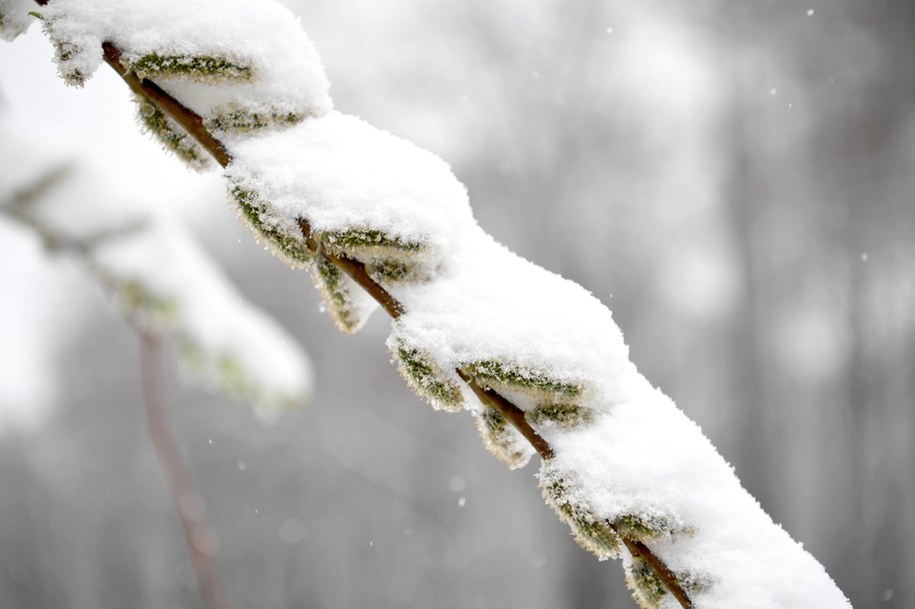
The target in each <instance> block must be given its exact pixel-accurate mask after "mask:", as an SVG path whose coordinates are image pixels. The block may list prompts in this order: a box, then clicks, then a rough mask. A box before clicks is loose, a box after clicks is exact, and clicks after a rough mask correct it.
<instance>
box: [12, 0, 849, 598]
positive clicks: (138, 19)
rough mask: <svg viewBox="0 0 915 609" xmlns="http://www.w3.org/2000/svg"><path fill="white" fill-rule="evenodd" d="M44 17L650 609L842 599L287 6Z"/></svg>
mask: <svg viewBox="0 0 915 609" xmlns="http://www.w3.org/2000/svg"><path fill="white" fill-rule="evenodd" d="M0 6H3V7H7V6H15V4H10V2H9V1H8V0H6V1H5V2H4V4H2V5H0ZM41 16H42V19H43V20H44V26H45V29H46V31H47V32H48V34H49V36H50V37H51V40H52V41H53V42H54V44H55V46H56V48H57V50H58V54H57V60H58V64H59V67H60V72H61V74H62V76H63V77H64V78H65V79H66V80H67V81H68V82H71V83H73V84H81V83H82V82H84V81H85V79H86V78H88V77H90V76H91V74H92V72H93V71H94V70H95V69H96V68H97V66H98V64H99V63H101V61H102V60H103V59H105V60H107V61H108V63H110V64H112V65H113V66H114V67H115V68H116V69H117V70H118V71H119V73H121V75H122V76H123V77H124V78H125V80H126V81H127V82H128V84H129V85H130V86H131V87H132V88H133V89H134V91H135V92H136V93H137V94H138V95H139V96H140V102H141V107H142V108H146V109H145V110H144V113H147V114H149V115H150V117H151V119H152V120H150V121H149V122H147V125H148V126H149V128H150V129H152V130H153V131H154V132H155V133H157V134H158V135H159V136H160V138H161V139H162V141H163V142H164V143H165V144H166V146H167V147H168V148H169V149H171V150H173V151H174V152H175V153H176V154H179V155H180V156H181V157H182V158H185V159H186V160H188V161H189V162H190V163H191V164H193V165H197V164H199V163H200V159H201V158H202V157H203V156H204V152H208V153H210V154H212V155H213V156H214V158H215V159H216V160H217V162H218V163H219V164H220V165H223V166H224V167H225V175H226V178H227V180H228V184H229V192H230V194H231V196H232V198H233V200H234V201H235V202H236V203H237V205H238V208H239V211H240V215H241V216H242V217H243V219H244V220H245V221H246V222H247V223H248V224H249V225H250V226H251V227H252V228H253V229H254V230H255V231H256V233H257V234H258V235H259V236H260V237H261V238H262V239H264V240H265V241H266V242H267V244H268V245H269V246H270V247H271V248H272V249H273V250H274V251H275V252H276V253H277V255H278V256H280V257H281V258H282V259H284V260H285V261H287V262H288V263H290V264H291V265H293V266H297V267H310V268H311V269H312V272H313V277H314V281H315V283H316V284H317V286H318V287H319V289H320V290H321V292H322V294H323V295H324V298H325V301H326V303H327V305H328V308H329V309H330V310H331V312H332V313H333V316H334V319H335V321H336V322H337V324H338V326H340V328H341V329H343V330H345V331H348V332H351V331H355V330H357V329H359V328H360V327H361V326H362V325H363V324H364V322H365V320H366V319H367V317H368V315H370V314H371V312H372V310H373V309H374V308H376V307H377V303H380V304H381V305H382V307H383V308H385V309H386V310H387V312H388V313H390V314H391V316H392V317H393V318H394V321H393V328H392V332H391V335H390V337H389V339H388V346H389V348H390V351H391V354H392V358H393V359H394V360H395V361H396V362H397V364H398V367H399V369H400V371H401V373H402V374H403V376H404V377H405V378H406V380H407V382H408V383H409V384H410V386H411V387H412V388H413V389H414V390H415V391H416V393H417V394H419V395H420V396H422V397H423V398H424V399H426V400H427V401H428V402H429V403H430V404H432V406H434V407H435V408H437V409H442V410H448V411H454V410H460V409H465V410H468V411H470V412H471V413H472V414H473V416H474V417H475V419H476V421H477V424H478V427H479V428H480V431H481V434H482V435H483V438H484V442H485V444H486V446H487V447H488V448H489V449H490V450H491V451H492V452H493V453H494V454H495V455H496V456H497V457H499V458H500V459H502V460H503V461H504V462H506V463H507V464H508V465H509V466H510V467H520V466H523V465H524V464H525V463H527V462H528V460H529V459H530V458H531V456H532V455H533V454H534V453H539V454H540V456H541V457H542V465H541V470H540V474H539V478H540V485H541V487H542V489H543V492H544V496H545V498H546V500H547V502H548V503H549V504H550V505H551V506H552V507H553V508H554V509H555V510H556V512H557V513H558V514H559V516H560V518H562V519H563V520H564V521H565V522H566V523H568V524H569V525H570V527H571V528H572V531H573V534H574V536H575V538H576V540H577V541H578V542H579V543H580V544H581V545H582V546H583V547H585V548H586V549H588V550H590V551H592V552H593V553H595V554H596V555H597V556H598V557H600V558H602V559H603V558H607V557H616V556H619V557H621V558H622V560H623V565H624V568H625V570H626V573H627V578H628V581H629V583H630V586H631V588H632V592H633V596H634V598H635V599H636V601H638V602H639V604H641V605H642V606H643V607H673V606H677V605H679V606H682V607H696V608H702V609H712V608H719V607H751V608H759V609H776V608H784V607H792V608H811V609H812V608H817V609H823V608H826V609H833V608H835V609H838V608H842V607H848V606H849V603H848V601H847V600H846V599H845V597H844V595H843V594H842V593H841V592H840V591H839V590H838V588H837V587H836V586H835V584H834V583H833V582H832V580H831V579H830V578H829V576H828V575H827V574H826V573H825V571H824V570H823V568H822V567H821V566H820V565H819V564H818V563H817V562H816V560H815V559H813V557H811V556H810V555H809V554H808V553H807V552H805V551H804V550H803V548H801V546H800V545H799V544H797V543H796V542H795V541H793V540H792V539H791V538H790V537H789V536H788V534H787V533H785V532H784V531H783V530H782V529H781V528H780V527H779V526H777V525H776V524H774V523H773V522H772V520H771V519H770V518H769V516H768V515H767V514H766V513H765V512H764V511H763V510H762V508H761V507H760V506H759V505H758V503H757V502H756V501H755V500H754V499H753V498H752V497H751V496H750V495H749V494H748V493H747V492H746V491H745V490H744V489H743V488H742V487H741V485H740V483H739V481H738V480H737V478H736V477H735V475H734V473H733V472H732V470H731V468H730V467H729V466H728V464H727V463H726V462H725V461H724V460H723V459H722V458H721V456H720V455H719V454H718V453H717V452H716V450H715V449H714V447H713V446H712V445H711V444H710V443H709V441H708V440H707V439H706V438H705V437H704V436H703V435H702V433H701V431H700V430H699V428H698V427H697V426H696V425H695V424H694V423H693V422H691V421H690V420H689V419H687V418H686V416H685V415H683V413H682V412H681V411H679V410H678V409H677V408H676V406H675V405H674V404H673V402H672V401H671V400H670V399H669V398H668V397H667V396H666V395H664V394H663V393H662V392H661V391H660V390H658V389H656V388H654V387H652V386H651V384H650V383H649V382H648V381H647V380H646V379H645V378H644V377H643V376H642V375H641V374H640V373H639V372H638V370H637V369H636V368H635V366H634V365H633V364H632V363H631V362H630V360H629V355H628V348H627V347H626V344H625V343H624V341H623V337H622V333H621V332H620V330H619V328H618V327H617V326H616V324H615V323H614V321H613V318H612V315H611V313H610V311H609V310H608V309H607V308H606V307H605V306H604V305H603V304H601V303H600V302H598V301H597V300H596V299H595V298H594V297H593V296H592V295H591V294H589V293H588V292H587V291H586V290H585V289H583V288H582V287H580V286H578V285H577V284H574V283H572V282H570V281H567V280H565V279H563V278H561V277H559V276H558V275H555V274H552V273H550V272H548V271H545V270H543V269H541V268H539V267H537V266H535V265H534V264H532V263H530V262H528V261H526V260H524V259H521V258H519V257H518V256H516V255H515V254H513V253H511V252H510V251H508V250H507V249H506V248H504V247H503V246H502V245H500V244H498V243H496V242H495V241H494V240H493V239H492V238H491V237H490V236H489V235H488V234H486V233H485V232H484V231H483V230H482V229H481V228H480V227H479V226H478V225H477V223H476V221H475V219H474V218H473V215H472V213H471V210H470V205H469V201H468V198H467V193H466V190H465V189H464V187H463V185H462V184H461V183H460V182H459V181H458V180H457V179H456V178H455V177H454V175H453V174H452V173H451V171H450V169H449V168H448V166H447V165H446V164H445V163H444V162H442V161H441V160H440V159H438V158H437V157H435V156H434V155H432V154H430V153H428V152H426V151H423V150H421V149H419V148H417V147H415V146H413V145H412V144H410V143H408V142H406V141H404V140H402V139H399V138H397V137H395V136H393V135H391V134H389V133H387V132H384V131H381V130H378V129H376V128H374V127H372V126H371V125H368V124H367V123H365V122H363V121H361V120H359V119H357V118H355V117H352V116H347V115H344V114H341V113H339V112H335V111H334V110H333V109H332V103H331V101H330V97H329V95H328V92H327V91H328V85H327V81H326V78H325V76H324V71H323V68H322V66H321V63H320V61H319V60H318V58H317V54H316V53H315V52H314V49H313V47H312V45H311V43H310V41H309V40H308V39H307V37H306V36H305V34H304V33H303V32H302V31H301V29H300V28H299V26H298V23H297V20H296V19H295V18H294V17H293V16H292V15H291V14H289V13H288V12H287V11H286V10H285V9H283V8H281V7H279V6H278V5H275V4H273V3H268V2H261V3H251V2H248V1H245V0H227V1H226V0H224V1H220V2H216V1H215V0H195V1H193V2H190V1H184V2H179V1H177V0H169V1H167V2H159V3H155V5H154V6H152V5H149V4H148V3H144V2H140V1H139V0H129V1H126V0H125V1H121V2H114V1H113V0H54V1H53V2H51V3H50V4H49V5H48V6H47V7H45V8H44V9H42V11H41ZM18 18H19V17H15V18H14V19H13V21H12V22H17V21H15V19H18ZM17 23H18V22H17ZM148 104H152V106H153V107H152V108H149V107H148ZM157 113H161V114H157ZM188 135H190V136H191V137H193V139H194V140H195V141H190V140H189V139H188V137H187V136H188ZM198 146H199V147H201V149H198ZM223 154H224V156H220V155H223Z"/></svg>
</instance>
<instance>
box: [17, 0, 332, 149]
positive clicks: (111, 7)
mask: <svg viewBox="0 0 915 609" xmlns="http://www.w3.org/2000/svg"><path fill="white" fill-rule="evenodd" d="M7 1H8V0H7ZM42 14H43V15H44V17H45V21H44V27H45V30H46V31H47V32H48V35H49V36H50V38H51V40H52V42H53V43H54V45H55V48H56V49H57V63H58V66H59V69H60V73H61V75H62V76H63V77H64V79H65V80H67V82H70V83H72V84H76V85H79V84H82V83H83V82H85V80H86V79H88V78H89V77H90V76H91V75H92V74H93V73H94V72H95V70H96V69H97V68H98V65H99V64H100V63H101V61H102V50H101V45H102V42H105V41H108V42H111V43H113V44H115V45H116V46H117V47H118V49H119V50H120V51H121V57H122V60H123V61H124V62H125V64H126V65H127V67H129V68H132V69H133V70H135V71H136V72H137V74H138V75H139V76H140V77H141V78H148V79H151V80H154V81H156V83H157V84H159V85H160V86H161V87H163V88H164V89H166V90H167V91H168V92H169V93H171V94H173V95H176V96H177V97H179V98H180V99H181V100H182V102H183V103H184V104H185V105H186V106H187V107H189V108H191V109H192V110H194V111H195V112H196V113H197V114H199V115H200V116H201V117H203V118H204V120H206V121H211V122H210V123H209V124H210V126H211V127H216V126H218V127H219V128H220V130H235V129H240V130H243V131H249V130H252V129H256V128H259V127H262V126H264V127H267V126H277V125H287V124H289V123H290V117H296V121H297V120H300V118H303V117H306V116H321V115H323V114H325V113H327V112H328V111H330V109H331V108H332V103H331V100H330V95H329V94H328V87H329V85H328V83H327V78H326V77H325V75H324V68H323V66H322V65H321V62H320V61H319V60H318V56H317V53H316V52H315V50H314V47H313V46H312V44H311V41H310V40H308V38H307V36H305V33H304V32H303V31H302V30H301V28H300V27H299V24H298V21H297V20H296V18H295V17H294V16H293V15H292V14H291V13H290V12H289V11H288V9H286V8H284V7H282V6H280V5H279V4H277V3H274V2H253V3H252V2H247V1H245V0H195V1H193V2H186V1H182V0H160V1H157V2H145V1H143V0H93V1H91V2H90V1H87V0H55V1H54V2H51V3H49V4H48V5H47V6H45V7H42ZM265 32H269V35H267V36H265V35H264V33H265ZM217 83H218V84H219V86H218V87H214V86H212V85H214V84H217Z"/></svg>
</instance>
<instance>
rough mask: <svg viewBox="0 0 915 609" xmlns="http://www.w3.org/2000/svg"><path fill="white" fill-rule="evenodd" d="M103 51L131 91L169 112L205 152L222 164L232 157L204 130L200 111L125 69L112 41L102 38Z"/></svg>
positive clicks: (224, 164)
mask: <svg viewBox="0 0 915 609" xmlns="http://www.w3.org/2000/svg"><path fill="white" fill-rule="evenodd" d="M102 52H103V54H104V57H105V62H106V63H107V64H108V65H109V66H111V67H112V68H114V71H115V72H117V73H118V74H119V75H120V76H121V78H123V79H124V82H126V83H127V86H129V87H130V89H131V90H132V91H133V92H134V93H136V94H138V95H143V96H145V97H146V98H147V99H149V101H151V102H152V103H154V104H155V105H156V106H158V107H159V109H160V110H162V111H163V112H165V113H166V114H167V115H169V116H170V117H171V118H172V119H173V120H174V121H175V122H176V123H178V124H179V125H181V127H182V128H183V129H184V130H185V131H187V132H188V133H189V134H191V135H192V136H193V137H194V139H195V140H197V141H198V142H200V145H201V146H203V147H204V148H205V149H206V150H207V152H209V153H210V154H211V155H213V158H214V159H216V162H217V163H219V164H220V165H222V166H223V167H225V166H226V165H228V164H229V161H231V160H232V157H230V156H229V152H228V151H227V150H226V147H225V146H224V145H223V144H222V142H220V141H219V140H217V139H216V138H215V137H213V134H211V133H210V132H209V131H208V130H207V128H206V126H204V124H203V119H202V118H201V117H200V115H199V114H197V113H196V112H193V111H191V110H190V109H189V108H187V107H185V106H184V105H183V104H182V103H181V102H179V101H178V100H177V99H175V98H174V97H172V96H171V95H169V94H168V93H166V92H165V91H164V90H163V89H162V88H161V87H160V86H159V85H157V84H156V83H154V82H152V81H150V80H145V79H142V78H140V77H138V76H137V75H136V74H134V73H133V72H131V71H130V70H128V69H127V67H126V66H125V65H124V62H122V61H121V51H120V49H118V48H117V47H116V46H114V45H113V44H112V43H110V42H103V43H102Z"/></svg>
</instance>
